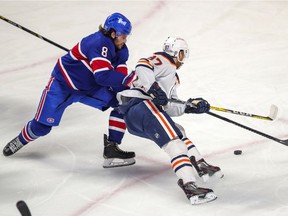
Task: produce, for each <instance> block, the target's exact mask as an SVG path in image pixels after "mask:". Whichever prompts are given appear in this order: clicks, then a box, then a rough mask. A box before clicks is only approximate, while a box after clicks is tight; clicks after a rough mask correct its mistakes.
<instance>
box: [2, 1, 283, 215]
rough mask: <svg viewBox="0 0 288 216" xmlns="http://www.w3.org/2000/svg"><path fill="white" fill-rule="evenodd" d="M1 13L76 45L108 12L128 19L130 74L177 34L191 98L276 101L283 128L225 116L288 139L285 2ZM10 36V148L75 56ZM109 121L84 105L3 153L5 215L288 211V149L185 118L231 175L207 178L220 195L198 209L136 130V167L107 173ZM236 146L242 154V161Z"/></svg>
mask: <svg viewBox="0 0 288 216" xmlns="http://www.w3.org/2000/svg"><path fill="white" fill-rule="evenodd" d="M0 8H1V15H2V16H4V17H7V18H9V19H11V20H13V21H14V22H17V23H19V24H20V25H23V26H25V27H27V28H29V29H31V30H33V31H35V32H37V33H39V34H41V35H43V36H44V37H47V38H49V39H50V40H52V41H54V42H56V43H59V44H61V45H62V46H64V47H67V48H69V49H70V48H71V47H73V46H74V45H75V44H76V43H77V42H78V41H79V40H80V39H81V38H82V37H84V36H86V35H88V34H90V33H92V32H94V31H97V28H98V25H99V24H101V23H103V21H104V20H105V18H106V17H107V16H108V15H109V14H111V13H113V12H116V11H118V12H121V13H124V14H125V15H127V17H129V18H130V20H131V21H132V23H133V34H132V36H131V37H130V38H129V41H128V43H127V45H128V46H129V48H130V60H129V62H128V64H129V68H130V69H133V67H134V65H135V63H136V62H137V60H138V59H139V58H141V57H148V56H149V55H150V54H151V53H152V52H154V51H160V50H161V48H162V44H163V41H164V40H165V39H166V37H167V36H169V35H178V36H181V37H183V38H185V39H186V40H187V42H188V43H189V45H190V59H189V61H187V62H186V63H185V65H184V66H183V68H182V69H181V70H180V71H179V75H180V79H181V87H180V88H179V95H181V96H182V98H183V100H186V99H187V98H189V97H198V96H201V97H203V98H205V99H207V100H208V101H209V102H210V103H211V104H212V105H214V106H220V107H225V108H229V109H234V110H240V111H243V112H250V113H255V114H259V115H268V114H269V109H270V105H271V104H276V105H277V106H278V108H279V113H278V116H277V119H276V120H275V121H273V122H269V121H263V120H257V119H252V118H247V117H242V116H235V115H232V114H226V113H219V112H218V114H221V115H223V116H225V117H228V118H230V119H232V120H234V121H237V122H239V123H241V124H244V125H247V126H249V127H252V128H255V129H257V130H260V131H263V132H264V133H268V134H270V135H272V136H275V137H278V138H281V139H287V138H288V125H287V124H288V115H287V114H286V112H287V110H288V104H287V96H288V93H287V92H288V85H287V82H288V75H287V69H288V22H287V20H288V2H287V1H268V0H266V1H161V2H158V1H70V2H65V1H43V2H36V1H35V2H32V1H31V2H22V1H18V2H16V1H15V2H13V1H11V2H8V1H6V2H5V1H1V2H0ZM0 32H1V52H0V65H1V66H0V116H1V121H0V140H1V149H2V148H3V147H4V146H5V145H6V144H7V142H8V141H10V140H11V139H12V138H14V137H15V136H16V135H17V134H18V133H19V132H20V130H21V129H22V127H23V126H24V125H25V124H26V122H27V121H28V120H30V119H31V118H32V117H33V116H34V113H35V111H36V108H37V105H38V100H39V98H40V95H41V92H42V89H43V88H44V86H45V85H46V83H47V82H48V79H49V76H50V73H51V71H52V69H53V67H54V64H55V63H56V60H57V58H58V57H60V56H61V55H63V54H64V53H65V52H64V51H63V50H61V49H59V48H57V47H54V46H53V45H51V44H49V43H47V42H45V41H43V40H40V39H38V38H37V37H35V36H32V35H31V34H28V33H26V32H24V31H22V30H21V29H19V28H16V27H14V26H12V25H10V24H8V23H6V22H4V21H2V20H1V21H0ZM215 112H216V111H215ZM108 114H109V112H104V113H102V112H100V111H99V110H96V109H92V108H90V107H86V106H84V105H81V104H75V105H73V106H71V107H70V108H69V109H67V110H66V112H65V114H64V117H63V119H62V122H61V125H60V126H59V127H55V128H53V131H52V132H51V133H50V134H49V135H48V136H46V137H43V138H41V139H38V140H37V141H35V142H33V143H31V144H29V145H28V146H27V147H25V148H23V150H21V151H19V153H17V154H15V155H14V156H12V157H9V158H5V157H4V156H2V154H1V156H0V214H1V216H12V215H13V216H14V215H19V212H18V211H17V209H16V202H17V201H18V200H24V201H26V202H27V204H28V206H29V207H30V210H31V213H32V215H33V216H52V215H53V216H56V215H57V216H58V215H59V216H80V215H81V216H84V215H85V216H92V215H95V216H100V215H101V216H104V215H105V216H110V215H111V216H112V215H113V216H115V215H119V216H120V215H125V216H130V215H131V216H132V215H133V216H146V215H153V216H158V215H159V216H160V215H165V216H175V215H183V216H185V215H187V216H188V215H201V216H206V215H207V216H211V215H213V216H214V215H215V216H226V215H227V216H228V215H229V216H230V215H234V216H238V215H239V216H243V215H246V216H247V215H249V216H255V215H262V216H271V215H277V216H279V215H283V216H284V215H287V214H288V196H287V193H288V169H287V167H288V157H287V155H288V147H286V146H284V145H281V144H279V143H277V142H274V141H271V140H268V139H266V138H264V137H262V136H259V135H257V134H254V133H251V132H249V131H246V130H244V129H242V128H239V127H237V126H234V125H231V124H229V123H227V122H224V121H221V120H219V119H216V118H214V117H212V116H208V115H205V114H204V115H185V116H182V117H179V118H177V119H176V118H175V121H177V122H178V123H180V124H182V125H183V126H184V127H185V128H186V131H187V134H188V136H189V137H190V138H191V139H192V140H193V141H194V143H195V144H196V145H197V146H198V148H199V150H200V151H201V153H202V154H203V155H204V156H205V157H206V159H207V161H208V162H210V163H212V164H215V165H218V166H220V167H221V168H222V170H223V173H224V174H225V177H224V178H223V179H221V180H219V181H217V180H216V179H212V181H211V182H209V183H206V184H204V183H201V182H200V179H199V185H201V186H207V187H210V188H212V189H213V190H214V191H215V193H216V194H217V195H218V199H217V200H216V201H215V202H212V203H209V204H204V205H200V206H191V205H190V204H189V201H188V200H187V199H186V197H185V195H184V193H183V192H182V191H181V189H180V188H179V187H178V186H177V184H176V182H177V178H176V176H175V174H174V173H173V171H172V170H171V169H170V163H169V158H168V156H167V155H166V154H165V153H164V152H163V151H162V150H161V149H159V148H158V147H157V146H156V145H155V144H154V143H152V142H151V141H149V140H144V139H141V138H138V137H134V136H132V135H130V134H128V133H127V134H126V135H125V137H124V141H123V145H122V149H125V150H133V151H135V152H136V155H137V156H136V164H135V165H134V166H131V167H125V168H116V169H103V168H102V162H103V158H102V152H103V144H102V137H103V133H106V132H107V124H108ZM235 149H241V150H242V151H243V154H242V155H239V156H235V155H234V154H233V151H234V150H235Z"/></svg>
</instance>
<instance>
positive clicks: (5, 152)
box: [3, 136, 24, 157]
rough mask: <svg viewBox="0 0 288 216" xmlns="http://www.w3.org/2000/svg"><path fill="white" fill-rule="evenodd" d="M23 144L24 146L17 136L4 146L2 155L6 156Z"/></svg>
mask: <svg viewBox="0 0 288 216" xmlns="http://www.w3.org/2000/svg"><path fill="white" fill-rule="evenodd" d="M23 146H24V145H23V143H21V141H20V140H19V137H18V136H17V137H15V138H14V139H13V140H11V141H10V142H9V143H8V144H7V145H6V146H5V147H4V149H3V155H4V156H6V157H7V156H10V155H13V154H14V153H16V152H17V151H18V150H19V149H21V148H22V147H23Z"/></svg>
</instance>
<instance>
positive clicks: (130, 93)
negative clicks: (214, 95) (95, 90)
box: [117, 52, 186, 116]
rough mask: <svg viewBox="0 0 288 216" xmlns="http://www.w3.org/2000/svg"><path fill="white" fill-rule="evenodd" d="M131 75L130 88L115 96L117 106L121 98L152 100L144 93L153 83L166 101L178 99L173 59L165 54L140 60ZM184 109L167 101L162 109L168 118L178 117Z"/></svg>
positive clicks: (181, 105) (177, 82)
mask: <svg viewBox="0 0 288 216" xmlns="http://www.w3.org/2000/svg"><path fill="white" fill-rule="evenodd" d="M133 73H135V76H134V78H133V81H132V83H131V88H130V89H128V90H125V91H122V92H119V93H118V94H117V99H118V101H119V104H122V101H121V96H124V97H130V98H131V97H136V98H143V99H150V100H152V98H151V97H150V96H149V95H148V94H146V93H147V91H148V90H149V89H150V87H151V85H152V84H153V83H154V82H155V81H156V82H157V83H158V84H159V86H160V87H161V89H162V90H163V91H164V92H165V93H166V95H167V97H168V99H178V96H177V91H176V88H177V87H178V85H179V84H180V82H179V77H178V75H177V73H176V65H175V62H174V60H173V58H172V57H171V56H170V55H168V54H167V53H165V52H157V53H154V54H153V55H152V56H151V57H149V58H142V59H140V60H139V61H138V63H137V65H136V67H135V71H133ZM185 107H186V105H185V104H181V103H175V102H171V101H169V102H168V104H167V105H166V106H165V107H163V108H164V110H165V111H166V112H167V113H168V115H170V116H180V115H183V114H184V110H185Z"/></svg>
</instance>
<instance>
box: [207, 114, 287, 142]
mask: <svg viewBox="0 0 288 216" xmlns="http://www.w3.org/2000/svg"><path fill="white" fill-rule="evenodd" d="M207 114H208V115H211V116H214V117H216V118H219V119H221V120H223V121H226V122H229V123H231V124H234V125H237V126H239V127H241V128H244V129H246V130H249V131H251V132H253V133H256V134H259V135H261V136H264V137H266V138H268V139H271V140H274V141H276V142H278V143H281V144H283V145H285V146H288V139H286V140H281V139H278V138H276V137H273V136H270V135H268V134H265V133H263V132H261V131H258V130H255V129H253V128H250V127H247V126H245V125H242V124H240V123H238V122H235V121H232V120H231V119H228V118H225V117H223V116H220V115H217V114H215V113H212V112H207Z"/></svg>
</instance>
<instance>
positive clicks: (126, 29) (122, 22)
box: [103, 13, 132, 37]
mask: <svg viewBox="0 0 288 216" xmlns="http://www.w3.org/2000/svg"><path fill="white" fill-rule="evenodd" d="M103 28H104V29H105V31H109V30H110V29H114V30H115V31H116V37H118V36H120V35H121V34H123V35H129V34H130V33H131V30H132V26H131V22H130V21H129V20H128V19H127V18H126V17H125V16H124V15H123V14H121V13H113V14H111V15H110V16H108V17H107V19H106V20H105V23H104V26H103Z"/></svg>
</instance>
